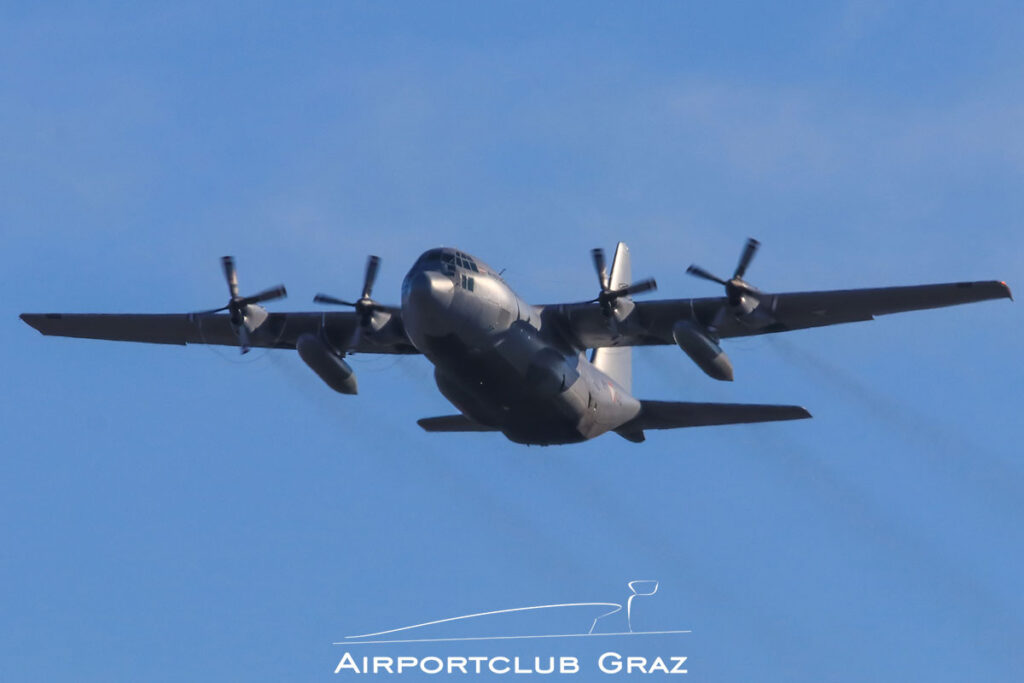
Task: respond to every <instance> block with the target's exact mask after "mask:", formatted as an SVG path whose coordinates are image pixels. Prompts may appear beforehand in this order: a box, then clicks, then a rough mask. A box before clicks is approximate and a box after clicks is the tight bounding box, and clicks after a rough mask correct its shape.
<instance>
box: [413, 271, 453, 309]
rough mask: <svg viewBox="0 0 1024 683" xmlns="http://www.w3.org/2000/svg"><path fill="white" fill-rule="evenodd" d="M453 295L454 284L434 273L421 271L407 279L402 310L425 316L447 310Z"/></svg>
mask: <svg viewBox="0 0 1024 683" xmlns="http://www.w3.org/2000/svg"><path fill="white" fill-rule="evenodd" d="M454 295H455V284H454V283H453V282H452V281H451V280H450V279H449V278H447V277H445V276H444V275H441V274H440V273H438V272H436V271H430V270H421V271H420V272H418V273H415V274H413V275H412V276H411V277H410V279H409V286H408V288H407V289H406V290H405V292H404V296H403V297H402V309H403V310H410V311H418V312H420V313H425V314H434V313H438V312H440V311H442V310H444V309H447V308H448V306H449V305H450V304H451V302H452V297H453V296H454Z"/></svg>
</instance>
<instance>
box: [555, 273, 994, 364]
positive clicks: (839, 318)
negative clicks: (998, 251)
mask: <svg viewBox="0 0 1024 683" xmlns="http://www.w3.org/2000/svg"><path fill="white" fill-rule="evenodd" d="M1012 298H1013V297H1012V295H1011V293H1010V288H1009V287H1007V285H1006V283H1005V282H997V281H994V280H991V281H981V282H952V283H946V284H937V285H914V286H910V287H881V288H875V289H843V290H832V291H823V292H792V293H788V294H768V293H759V294H758V299H759V301H760V304H759V305H758V306H757V308H756V309H755V310H754V312H753V314H752V315H749V316H743V315H735V314H734V313H733V312H732V310H731V309H730V306H729V302H728V300H727V299H726V297H708V298H701V299H663V300H660V301H635V302H632V303H633V305H634V309H633V311H632V313H631V314H630V315H629V317H628V318H627V319H626V320H624V321H622V322H617V321H614V320H613V318H610V317H609V316H605V315H604V313H603V311H602V309H601V307H600V305H598V304H596V303H589V302H588V303H577V304H555V305H551V306H544V307H543V310H542V313H541V316H542V320H544V321H545V324H550V325H551V327H552V328H553V329H554V330H556V331H557V333H558V334H559V335H560V336H562V337H563V338H564V339H565V340H566V341H567V342H568V343H569V344H571V345H572V346H575V347H576V348H581V349H582V348H599V347H603V346H644V345H656V344H674V343H675V342H674V340H673V338H672V328H673V327H674V326H675V325H676V323H678V322H680V321H689V322H692V323H695V324H697V325H700V326H701V327H703V328H705V329H710V331H711V332H712V333H713V335H714V336H715V337H718V338H720V339H727V338H730V337H745V336H751V335H757V334H768V333H772V332H786V331H789V330H801V329H806V328H809V327H823V326H826V325H838V324H840V323H851V322H859V321H863V320H873V319H874V318H875V316H879V315H889V314H891V313H902V312H904V311H917V310H923V309H928V308H941V307H944V306H957V305H959V304H969V303H975V302H978V301H988V300H990V299H1012Z"/></svg>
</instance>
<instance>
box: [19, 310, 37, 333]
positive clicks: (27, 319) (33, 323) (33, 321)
mask: <svg viewBox="0 0 1024 683" xmlns="http://www.w3.org/2000/svg"><path fill="white" fill-rule="evenodd" d="M18 317H19V318H21V319H22V320H23V321H24V323H25V324H26V325H28V326H29V327H31V328H32V329H34V330H36V331H37V332H40V333H41V332H42V330H40V329H39V325H38V324H37V321H38V320H39V319H40V318H41V317H42V316H41V315H40V314H38V313H22V314H20V315H18Z"/></svg>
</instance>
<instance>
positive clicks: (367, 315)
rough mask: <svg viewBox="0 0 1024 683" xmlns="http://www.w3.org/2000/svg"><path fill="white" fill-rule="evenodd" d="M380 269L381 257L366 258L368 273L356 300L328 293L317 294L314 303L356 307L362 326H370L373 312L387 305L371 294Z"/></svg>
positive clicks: (383, 308)
mask: <svg viewBox="0 0 1024 683" xmlns="http://www.w3.org/2000/svg"><path fill="white" fill-rule="evenodd" d="M378 270H380V257H379V256H370V257H369V258H367V259H366V275H365V276H364V278H363V293H362V295H361V296H360V297H359V299H357V300H356V301H345V300H344V299H338V298H336V297H333V296H329V295H327V294H317V295H316V296H315V297H313V301H314V303H318V304H331V305H334V306H351V307H352V308H354V309H356V314H358V315H359V322H360V325H361V326H362V327H369V326H370V324H371V323H372V322H373V314H374V313H375V312H376V311H382V310H385V307H384V306H382V305H381V304H379V303H377V302H376V301H374V300H373V298H372V297H371V296H370V295H371V294H372V293H373V283H374V282H376V281H377V271H378Z"/></svg>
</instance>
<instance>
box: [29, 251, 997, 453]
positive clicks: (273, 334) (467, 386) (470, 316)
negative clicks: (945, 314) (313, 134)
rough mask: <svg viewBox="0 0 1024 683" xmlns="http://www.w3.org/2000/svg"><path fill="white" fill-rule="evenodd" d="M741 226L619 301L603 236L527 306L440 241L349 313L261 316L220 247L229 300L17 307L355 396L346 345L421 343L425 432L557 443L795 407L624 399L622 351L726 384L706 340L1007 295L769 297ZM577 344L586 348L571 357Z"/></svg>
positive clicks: (52, 325) (768, 418)
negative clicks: (703, 294) (568, 295)
mask: <svg viewBox="0 0 1024 683" xmlns="http://www.w3.org/2000/svg"><path fill="white" fill-rule="evenodd" d="M758 246H759V243H758V242H757V240H754V239H750V240H748V241H747V244H746V247H745V248H744V250H743V253H742V255H741V256H740V260H739V264H738V265H737V266H736V270H735V272H734V273H733V275H732V277H731V278H729V279H728V280H724V279H722V278H719V277H716V276H715V275H712V274H711V273H709V272H708V271H706V270H704V269H702V268H700V267H699V266H690V268H689V269H688V270H687V272H688V273H690V274H692V275H694V276H697V277H700V278H703V279H705V280H710V281H712V282H716V283H718V284H719V285H722V286H723V287H724V288H725V296H724V297H723V296H719V297H709V298H701V299H664V300H661V301H643V302H640V301H633V296H634V295H637V294H641V293H644V292H649V291H651V290H653V289H655V288H656V284H655V282H654V280H650V279H648V280H642V281H640V282H632V276H631V273H630V270H631V268H630V258H629V249H628V248H627V247H626V245H625V244H623V243H621V242H620V243H619V245H618V247H617V248H616V250H615V257H614V260H613V261H612V267H611V271H610V273H609V272H608V271H606V268H605V256H604V252H603V251H602V250H601V249H594V250H593V252H592V255H593V260H594V266H595V269H596V271H597V276H598V284H599V286H600V291H599V293H598V295H597V296H596V297H595V298H594V299H591V300H589V301H584V302H579V303H568V304H554V305H546V306H533V305H530V304H528V303H526V302H525V301H523V300H522V299H521V298H519V296H517V295H516V293H515V292H513V291H512V289H511V288H510V287H509V286H508V285H507V284H506V283H505V281H504V280H502V278H501V275H500V273H498V272H496V271H494V269H492V268H490V267H489V266H487V265H486V264H485V263H483V262H482V261H480V260H479V259H476V258H474V257H472V256H469V255H468V254H466V253H464V252H461V251H458V250H456V249H451V248H441V249H431V250H429V251H427V252H424V253H423V255H421V256H420V257H419V259H417V261H416V263H414V264H413V266H412V268H411V269H410V270H409V272H408V274H406V276H405V280H404V281H403V283H402V304H401V306H400V307H399V306H385V305H382V304H380V303H377V302H376V301H374V300H373V299H372V298H371V293H372V290H373V284H374V281H375V280H376V278H377V271H378V269H379V266H380V259H379V258H378V257H376V256H371V257H370V258H369V260H368V262H367V265H366V274H365V279H364V282H363V291H362V296H360V297H359V299H357V300H356V301H351V302H350V301H344V300H342V299H336V298H334V297H331V296H327V295H324V294H318V295H317V296H316V297H315V298H314V301H315V302H316V303H321V304H333V305H339V306H347V307H350V308H353V309H354V311H352V312H320V313H309V312H307V313H268V312H267V311H266V310H265V309H264V308H263V307H262V306H260V305H259V304H261V303H264V302H267V301H271V300H274V299H280V298H283V297H284V296H286V291H285V288H284V286H283V285H281V286H277V287H272V288H270V289H267V290H264V291H262V292H260V293H259V294H254V295H252V296H241V295H240V294H239V292H238V278H237V276H236V273H235V263H234V259H233V258H231V257H230V256H225V257H224V258H223V267H224V276H225V277H226V279H227V282H228V290H229V292H230V295H231V298H230V299H229V300H228V303H227V304H226V305H225V306H223V307H221V308H217V309H214V310H210V311H202V312H197V313H183V314H170V315H165V314H72V313H44V314H34V313H25V314H22V316H21V318H22V320H24V321H25V322H26V323H28V324H29V325H31V326H32V327H34V328H36V329H37V330H39V331H40V332H42V333H43V334H45V335H54V336H62V337H85V338H90V339H110V340H117V341H134V342H149V343H153V344H219V345H225V346H239V347H241V350H242V353H246V352H247V351H248V350H249V349H250V348H252V347H265V348H274V349H296V350H297V351H298V352H299V356H300V357H301V358H302V360H303V361H305V362H306V364H307V365H309V367H310V368H312V369H313V371H314V372H316V374H317V375H319V376H320V378H321V379H322V380H323V381H324V382H326V383H327V385H328V386H329V387H331V388H332V389H334V390H335V391H338V392H340V393H342V394H355V393H356V377H355V374H354V373H353V371H352V368H351V367H350V366H349V365H348V363H346V362H345V355H346V354H348V353H390V354H411V353H422V354H423V355H424V356H426V357H427V359H429V360H430V362H431V363H433V364H434V377H435V380H436V382H437V387H438V389H440V391H441V393H442V394H443V395H444V396H445V398H447V399H448V400H449V401H451V403H452V404H453V405H454V406H455V407H456V408H458V410H459V411H460V412H459V414H456V415H446V416H442V417H430V418H425V419H422V420H420V421H419V424H420V426H422V427H423V429H425V430H427V431H429V432H489V431H495V432H502V433H503V434H504V435H505V436H506V437H508V438H509V439H511V440H512V441H515V442H518V443H524V444H541V445H551V444H563V443H573V442H578V441H585V440H587V439H592V438H594V437H596V436H599V435H601V434H604V433H605V432H615V433H616V434H619V435H620V436H622V437H623V438H625V439H628V440H629V441H634V442H640V441H643V440H644V431H645V430H648V429H674V428H677V427H697V426H703V425H723V424H737V423H750V422H772V421H776V420H799V419H802V418H808V417H810V413H808V412H807V411H806V410H805V409H804V408H801V407H799V406H790V405H748V404H738V403H689V402H679V401H645V400H638V399H636V398H634V397H633V396H632V395H631V393H630V391H631V385H632V381H631V380H632V361H631V348H630V347H633V346H646V345H653V344H677V345H678V346H679V347H680V348H681V349H682V350H683V351H685V352H686V354H687V355H688V356H689V357H690V358H691V359H692V360H693V361H694V363H696V364H697V366H698V367H700V369H701V370H703V371H704V372H705V373H707V374H708V375H709V376H711V377H713V378H715V379H718V380H726V381H731V380H732V378H733V370H732V363H731V362H730V361H729V358H728V356H726V355H725V353H724V352H723V351H722V349H721V347H720V346H719V342H720V341H721V340H722V339H729V338H732V337H744V336H750V335H756V334H767V333H773V332H785V331H788V330H799V329H803V328H808V327H821V326H824V325H836V324H839V323H850V322H857V321H861V320H872V319H873V318H874V317H875V316H876V315H886V314H889V313H899V312H902V311H911V310H919V309H926V308H938V307H941V306H953V305H956V304H966V303H973V302H976V301H985V300H988V299H1001V298H1012V297H1011V294H1010V289H1009V287H1007V285H1006V283H1005V282H996V281H985V282H956V283H949V284H937V285H918V286H911V287H883V288H879V289H848V290H835V291H824V292H795V293H790V294H769V293H767V292H762V291H760V290H758V289H756V288H754V287H753V286H751V285H750V284H748V283H747V282H746V281H745V280H744V279H743V277H744V275H745V274H746V271H747V267H748V266H749V265H750V262H751V260H752V259H753V257H754V254H755V253H756V251H757V249H758ZM588 349H593V351H592V352H591V354H590V358H589V359H588V358H587V356H586V355H585V353H586V351H587V350H588Z"/></svg>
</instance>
